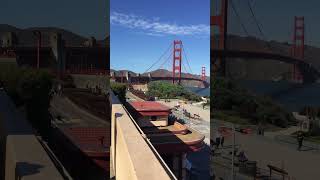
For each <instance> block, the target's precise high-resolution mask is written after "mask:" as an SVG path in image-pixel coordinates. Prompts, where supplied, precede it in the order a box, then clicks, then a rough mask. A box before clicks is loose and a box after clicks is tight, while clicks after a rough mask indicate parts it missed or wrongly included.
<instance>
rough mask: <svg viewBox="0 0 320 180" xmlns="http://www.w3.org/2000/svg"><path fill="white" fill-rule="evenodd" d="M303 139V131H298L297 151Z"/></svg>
mask: <svg viewBox="0 0 320 180" xmlns="http://www.w3.org/2000/svg"><path fill="white" fill-rule="evenodd" d="M303 139H304V135H303V133H302V132H301V131H299V132H298V134H297V141H298V150H299V151H301V147H302V142H303Z"/></svg>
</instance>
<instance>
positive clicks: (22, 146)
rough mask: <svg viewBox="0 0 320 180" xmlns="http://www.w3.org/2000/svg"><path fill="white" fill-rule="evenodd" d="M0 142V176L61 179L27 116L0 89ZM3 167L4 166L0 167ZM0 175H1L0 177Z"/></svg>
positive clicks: (21, 179)
mask: <svg viewBox="0 0 320 180" xmlns="http://www.w3.org/2000/svg"><path fill="white" fill-rule="evenodd" d="M0 146H1V151H0V153H1V157H3V158H1V161H2V162H1V164H0V165H3V166H2V167H0V169H1V170H2V174H1V175H2V178H3V177H4V179H6V180H16V179H19V180H29V179H30V180H31V179H32V180H43V179H46V180H60V179H61V180H62V179H63V177H62V176H61V174H60V173H59V171H58V170H57V168H56V167H55V165H54V163H53V162H52V161H51V159H50V157H49V156H48V154H47V152H46V151H45V150H44V149H43V147H42V145H41V144H40V142H39V141H38V139H37V137H36V136H35V135H34V134H33V131H32V128H31V126H30V125H29V124H28V122H27V120H26V119H24V118H23V116H22V115H21V114H20V113H19V112H18V111H17V109H16V107H15V105H14V104H13V103H12V102H11V99H10V98H9V97H8V96H7V95H6V93H5V92H4V91H2V90H0ZM3 167H4V169H2V168H3ZM0 179H1V178H0Z"/></svg>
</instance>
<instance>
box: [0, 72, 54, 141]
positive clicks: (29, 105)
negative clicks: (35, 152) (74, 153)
mask: <svg viewBox="0 0 320 180" xmlns="http://www.w3.org/2000/svg"><path fill="white" fill-rule="evenodd" d="M52 79H53V77H52V76H51V75H50V74H49V73H48V72H46V71H42V70H36V69H31V68H18V67H12V68H10V69H7V70H4V71H2V73H1V74H0V81H2V82H3V85H4V87H5V90H6V92H7V94H8V95H9V96H10V97H11V99H12V100H13V101H14V103H15V104H16V105H17V106H21V105H24V106H25V108H26V112H27V119H28V120H29V121H30V123H31V124H32V126H33V127H34V128H35V129H36V130H37V131H38V132H39V133H40V134H41V135H42V136H43V137H45V138H46V137H47V136H48V133H49V130H50V125H51V119H50V113H49V110H48V109H49V107H50V100H51V94H50V92H51V89H52Z"/></svg>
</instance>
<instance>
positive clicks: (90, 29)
mask: <svg viewBox="0 0 320 180" xmlns="http://www.w3.org/2000/svg"><path fill="white" fill-rule="evenodd" d="M108 1H109V0H90V1H88V0H54V1H53V0H27V1H22V0H1V5H0V24H9V25H13V26H16V27H18V28H28V27H48V26H50V27H60V28H64V29H67V30H70V31H72V32H75V33H77V34H80V35H82V36H86V37H89V36H95V37H96V38H97V39H104V38H105V37H106V34H107V33H108V28H109V17H108V13H109V9H110V8H109V3H108Z"/></svg>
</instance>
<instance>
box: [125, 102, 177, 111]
mask: <svg viewBox="0 0 320 180" xmlns="http://www.w3.org/2000/svg"><path fill="white" fill-rule="evenodd" d="M130 104H131V106H132V107H133V108H134V109H135V110H136V111H138V112H168V113H169V112H170V111H171V109H170V108H169V107H167V106H165V105H162V104H161V103H158V102H154V101H132V102H130Z"/></svg>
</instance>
